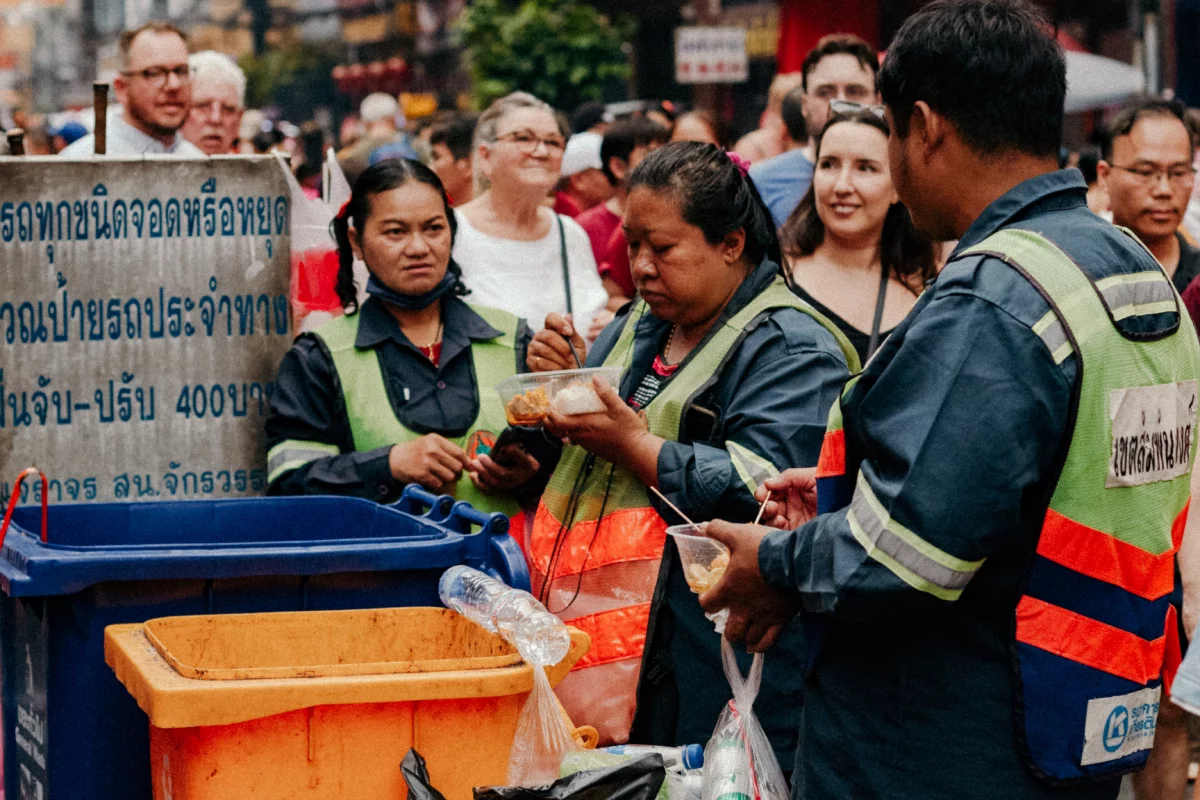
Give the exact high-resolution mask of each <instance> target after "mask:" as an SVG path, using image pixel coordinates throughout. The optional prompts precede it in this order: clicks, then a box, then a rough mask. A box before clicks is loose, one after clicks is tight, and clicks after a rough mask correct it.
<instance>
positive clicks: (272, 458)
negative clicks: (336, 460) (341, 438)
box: [267, 439, 342, 483]
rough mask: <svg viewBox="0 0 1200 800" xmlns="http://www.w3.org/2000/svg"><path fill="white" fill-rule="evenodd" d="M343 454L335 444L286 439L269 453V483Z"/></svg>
mask: <svg viewBox="0 0 1200 800" xmlns="http://www.w3.org/2000/svg"><path fill="white" fill-rule="evenodd" d="M341 452H342V451H341V450H339V449H338V447H337V445H334V444H326V443H325V442H305V441H300V440H298V439H286V440H284V441H282V442H280V443H279V444H277V445H275V446H274V447H272V448H271V452H269V453H267V483H271V482H272V481H274V480H275V479H276V478H278V477H280V476H281V475H283V474H284V473H285V472H290V471H291V470H294V469H299V468H300V467H303V466H304V465H305V464H308V463H309V462H312V461H316V460H317V459H318V458H325V457H326V456H336V455H338V454H340V453H341Z"/></svg>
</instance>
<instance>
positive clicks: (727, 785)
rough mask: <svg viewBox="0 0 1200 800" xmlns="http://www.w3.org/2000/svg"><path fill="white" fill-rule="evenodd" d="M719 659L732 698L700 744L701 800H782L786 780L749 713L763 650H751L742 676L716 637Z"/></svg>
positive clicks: (728, 646) (723, 641)
mask: <svg viewBox="0 0 1200 800" xmlns="http://www.w3.org/2000/svg"><path fill="white" fill-rule="evenodd" d="M721 661H722V663H723V665H724V667H725V677H726V678H727V679H728V680H729V686H730V688H732V689H733V699H732V700H730V701H729V704H728V705H727V706H725V710H724V711H722V712H721V716H720V718H719V719H718V720H717V727H716V729H715V731H714V732H713V737H712V738H711V739H709V741H708V746H707V747H705V748H704V792H703V797H704V800H717V798H720V797H732V796H738V795H740V796H743V797H747V798H750V800H788V798H789V792H788V786H787V781H786V780H785V779H784V777H783V770H781V769H780V768H779V762H778V761H776V760H775V751H774V750H773V749H772V748H771V742H770V740H769V739H767V734H766V733H765V732H764V731H763V729H762V725H761V724H759V721H758V718H757V717H755V716H754V699H755V698H756V697H758V688H759V685H760V684H761V683H762V670H763V654H762V653H755V654H754V661H753V662H752V663H751V664H750V673H749V674H748V675H747V676H746V677H745V678H743V677H742V672H741V670H740V669H739V668H738V663H737V658H735V657H734V654H733V646H732V645H731V644H729V640H728V639H726V638H724V637H722V638H721Z"/></svg>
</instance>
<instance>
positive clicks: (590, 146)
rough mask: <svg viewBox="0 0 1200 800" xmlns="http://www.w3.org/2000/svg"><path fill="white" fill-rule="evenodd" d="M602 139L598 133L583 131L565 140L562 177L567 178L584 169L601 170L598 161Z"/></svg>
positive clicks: (602, 165)
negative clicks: (565, 147)
mask: <svg viewBox="0 0 1200 800" xmlns="http://www.w3.org/2000/svg"><path fill="white" fill-rule="evenodd" d="M603 143H604V137H603V136H601V135H600V134H598V133H591V132H589V131H584V132H583V133H577V134H575V135H574V136H572V137H571V138H570V139H568V140H567V149H566V150H564V151H563V159H562V176H563V177H564V178H568V177H570V176H572V175H576V174H578V173H580V172H583V171H584V170H586V169H603V168H604V164H603V162H602V161H601V160H600V145H601V144H603Z"/></svg>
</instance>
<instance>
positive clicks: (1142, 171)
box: [1112, 164, 1196, 186]
mask: <svg viewBox="0 0 1200 800" xmlns="http://www.w3.org/2000/svg"><path fill="white" fill-rule="evenodd" d="M1112 168H1113V169H1119V170H1121V171H1122V172H1128V173H1129V174H1130V175H1132V176H1133V179H1134V180H1135V181H1136V182H1137V183H1140V184H1142V185H1143V186H1153V185H1155V184H1157V183H1158V182H1159V181H1161V180H1162V179H1163V177H1166V179H1167V182H1168V183H1170V184H1171V185H1173V186H1180V185H1182V184H1185V183H1187V182H1188V181H1190V180H1192V178H1194V177H1195V175H1196V168H1195V167H1193V166H1192V165H1191V164H1174V165H1172V166H1170V167H1167V168H1166V169H1163V168H1161V167H1152V166H1149V165H1142V166H1137V167H1122V166H1120V165H1119V164H1113V165H1112Z"/></svg>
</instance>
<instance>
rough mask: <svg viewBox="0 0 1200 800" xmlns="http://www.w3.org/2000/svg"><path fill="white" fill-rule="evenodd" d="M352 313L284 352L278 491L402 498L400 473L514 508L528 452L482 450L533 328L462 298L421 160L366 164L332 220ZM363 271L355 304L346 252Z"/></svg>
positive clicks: (492, 435)
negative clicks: (362, 288)
mask: <svg viewBox="0 0 1200 800" xmlns="http://www.w3.org/2000/svg"><path fill="white" fill-rule="evenodd" d="M333 229H334V232H335V234H336V236H337V240H338V257H339V260H340V264H339V272H338V278H337V292H338V297H339V298H340V299H341V301H342V304H343V305H344V306H345V307H346V309H347V313H346V315H345V316H343V317H339V318H337V319H335V320H332V321H330V322H327V323H325V324H324V325H322V326H321V327H319V328H318V329H317V330H315V331H314V332H312V333H310V334H305V335H303V336H301V337H300V338H299V339H297V340H296V343H295V344H294V345H293V346H292V349H291V350H290V351H289V352H288V353H287V354H286V355H285V356H284V359H283V363H282V364H281V365H280V367H279V376H278V378H277V379H276V390H275V394H274V396H273V397H272V399H271V416H270V418H269V419H268V421H267V446H268V448H269V451H268V454H267V463H268V473H269V482H270V486H269V491H270V492H271V493H272V494H348V495H357V496H360V497H366V498H371V499H374V500H379V501H390V500H394V499H396V498H397V497H398V496H399V494H400V491H401V490H402V489H403V488H404V486H405V485H406V484H409V483H416V484H420V485H421V486H423V487H425V488H426V489H429V490H430V491H433V492H445V493H449V494H453V495H455V496H456V497H457V498H459V499H461V500H470V501H471V503H472V504H473V505H475V506H476V507H477V508H480V509H481V510H484V511H501V512H504V513H507V514H510V515H511V514H515V513H517V511H518V510H519V508H518V505H517V502H516V498H515V496H514V490H516V489H517V488H518V487H520V486H521V485H523V484H525V483H526V482H527V481H528V480H529V479H530V478H531V477H532V476H533V475H534V474H535V473H536V471H537V466H538V465H537V462H536V461H535V460H534V459H533V458H532V457H530V456H528V455H527V454H526V453H525V452H524V451H521V450H519V449H514V450H511V451H510V450H508V449H505V451H504V452H503V453H493V454H491V455H489V451H490V449H491V446H492V444H493V443H495V441H496V436H497V434H499V433H500V431H502V430H503V429H504V427H505V425H506V421H505V416H504V408H503V406H502V405H501V403H500V398H499V395H497V393H496V392H495V391H494V390H493V388H492V387H493V386H494V385H495V384H496V383H497V382H499V381H501V380H503V379H504V378H507V377H509V376H511V375H514V374H516V373H517V372H518V371H521V366H522V365H523V364H524V361H525V350H526V348H527V347H528V343H529V332H528V328H527V326H526V325H525V321H524V320H521V319H518V318H517V317H515V316H513V315H512V314H509V313H507V312H504V311H499V310H497V309H492V308H486V307H483V306H474V305H469V304H467V303H466V302H464V301H463V300H462V296H463V295H464V294H466V293H467V290H466V288H465V287H464V286H463V284H462V281H461V279H460V274H461V273H460V272H459V269H458V266H457V265H456V264H455V263H454V262H453V261H452V260H451V258H450V251H451V248H452V247H453V243H454V234H455V218H454V213H453V212H452V211H451V209H450V203H449V201H448V200H447V198H446V193H445V191H444V190H443V188H442V184H441V181H439V180H438V178H437V175H435V174H434V173H433V172H432V171H431V170H430V169H429V168H428V167H425V166H424V165H422V164H420V163H418V162H416V161H410V160H407V159H394V160H388V161H383V162H380V163H379V164H376V165H374V166H372V167H370V168H368V169H367V170H366V171H365V172H363V174H362V176H361V177H360V178H359V179H358V181H357V182H356V183H355V185H354V191H353V194H352V196H351V198H350V200H349V202H347V203H346V205H345V206H344V207H343V208H342V210H341V212H340V213H339V214H338V216H337V217H336V218H335V219H334V221H333ZM355 258H359V259H361V260H362V261H363V262H364V263H365V264H366V267H367V270H368V271H369V272H370V274H371V277H370V280H369V281H368V282H367V287H366V288H367V294H368V295H369V296H368V298H367V300H366V301H365V302H364V303H363V304H362V307H361V308H359V307H358V301H357V298H356V294H355V287H354V274H353V264H354V259H355Z"/></svg>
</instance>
